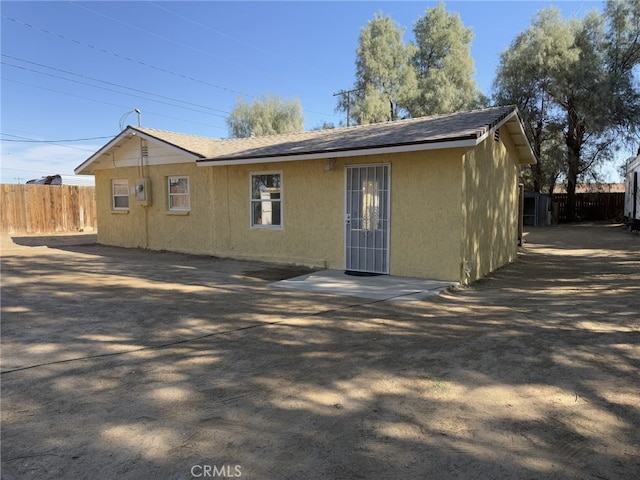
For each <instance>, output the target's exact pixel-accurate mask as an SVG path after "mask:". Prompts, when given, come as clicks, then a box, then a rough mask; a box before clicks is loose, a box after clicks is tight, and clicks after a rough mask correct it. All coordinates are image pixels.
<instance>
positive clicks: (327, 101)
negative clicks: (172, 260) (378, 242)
mask: <svg viewBox="0 0 640 480" xmlns="http://www.w3.org/2000/svg"><path fill="white" fill-rule="evenodd" d="M435 5H437V2H427V1H394V2H373V1H354V2H346V1H326V2H308V1H296V2H273V1H262V2H245V1H234V2H222V1H196V2H165V1H149V2H147V1H144V2H66V1H49V2H31V1H19V2H8V1H2V2H1V3H0V8H1V12H2V26H1V28H2V59H1V60H2V65H1V73H2V83H1V86H2V87H1V88H2V117H1V125H0V130H1V132H2V137H1V138H2V142H1V144H2V152H1V155H2V156H1V162H2V164H1V167H2V172H1V173H2V178H1V180H0V183H17V182H18V181H20V183H24V182H25V181H26V180H28V179H32V178H39V177H41V176H43V175H50V174H55V173H59V174H62V175H72V174H73V169H74V168H75V167H76V166H78V165H79V164H80V163H82V162H83V161H84V160H85V159H86V158H87V157H89V156H90V155H91V154H92V153H93V152H94V151H95V150H97V149H98V148H100V147H101V146H102V145H104V144H105V143H106V142H107V141H109V139H110V138H112V137H113V136H115V135H117V134H118V132H119V131H120V126H121V123H123V124H124V125H127V124H132V125H135V124H137V116H136V114H135V113H131V112H132V111H133V110H134V109H136V108H138V109H140V110H141V111H142V124H143V126H146V127H151V128H157V129H162V130H171V131H177V132H183V133H191V134H194V135H204V136H211V137H219V138H224V137H226V136H227V127H226V123H225V118H226V116H227V115H228V113H229V112H230V111H231V110H232V108H233V106H234V104H235V102H236V100H237V98H238V97H239V96H243V97H244V99H245V100H247V101H251V100H253V99H254V98H256V97H259V96H261V95H263V94H272V95H277V96H280V97H282V98H285V99H291V98H298V99H299V100H300V101H301V103H302V107H303V110H304V116H305V127H306V128H307V129H311V128H314V127H318V126H320V125H322V123H323V122H330V123H334V124H335V125H339V124H340V121H341V120H342V121H344V115H343V114H338V113H336V112H335V111H334V109H335V105H336V97H334V96H333V94H334V93H336V92H338V91H340V90H341V89H348V88H350V87H352V86H353V83H354V72H355V67H354V64H355V50H356V48H357V45H358V35H359V33H360V29H361V28H362V27H363V26H365V25H366V23H367V22H368V21H369V20H371V19H372V18H373V16H374V14H375V13H376V12H382V13H383V14H385V15H390V16H391V17H392V18H393V19H394V20H395V21H396V22H397V23H398V24H400V25H401V26H402V27H404V28H405V29H406V31H405V41H408V40H410V39H412V32H411V30H412V27H413V24H414V22H415V21H416V20H417V19H418V18H419V17H420V16H422V15H423V14H424V12H425V10H426V9H427V8H432V7H434V6H435ZM445 5H446V9H447V10H448V11H451V12H457V13H459V14H460V17H461V19H462V22H463V23H464V24H465V26H467V27H471V28H472V29H473V32H474V40H473V44H472V56H473V58H474V60H475V66H476V71H477V74H476V81H477V83H478V86H479V87H480V89H481V90H482V91H483V92H484V93H485V94H486V95H490V94H491V85H492V82H493V78H494V73H495V69H496V66H497V65H498V60H499V55H500V53H501V52H502V51H503V50H505V49H506V48H507V47H508V46H509V44H510V43H511V41H512V40H513V39H514V37H515V36H516V35H517V34H518V33H520V32H522V31H523V30H525V29H526V28H527V27H528V26H529V24H530V22H531V19H532V18H533V16H534V15H535V13H536V12H537V11H539V10H541V9H543V8H546V7H549V6H551V5H554V6H557V7H559V8H560V9H561V11H562V13H563V15H564V16H565V17H571V16H578V17H582V16H583V15H584V14H585V13H586V12H588V11H590V10H593V9H598V10H602V8H603V2H599V1H598V2H596V1H560V2H548V1H450V2H446V3H445ZM96 137H103V138H96ZM78 139H88V140H81V141H67V142H60V143H50V142H51V141H57V140H78ZM18 179H20V180H18Z"/></svg>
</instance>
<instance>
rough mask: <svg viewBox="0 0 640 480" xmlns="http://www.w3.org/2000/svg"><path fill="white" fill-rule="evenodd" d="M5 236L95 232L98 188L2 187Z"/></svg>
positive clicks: (0, 210)
mask: <svg viewBox="0 0 640 480" xmlns="http://www.w3.org/2000/svg"><path fill="white" fill-rule="evenodd" d="M0 189H1V195H0V222H1V223H0V228H1V231H2V233H9V234H13V233H19V234H36V233H64V232H95V231H96V230H97V222H96V196H95V187H85V186H78V185H14V184H3V185H0Z"/></svg>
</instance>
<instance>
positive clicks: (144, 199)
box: [136, 178, 151, 206]
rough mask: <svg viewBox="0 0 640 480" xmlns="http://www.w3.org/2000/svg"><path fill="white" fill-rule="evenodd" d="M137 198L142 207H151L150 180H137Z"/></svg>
mask: <svg viewBox="0 0 640 480" xmlns="http://www.w3.org/2000/svg"><path fill="white" fill-rule="evenodd" d="M136 196H137V197H138V201H139V202H140V205H145V206H147V205H151V180H149V179H148V178H140V179H138V180H136Z"/></svg>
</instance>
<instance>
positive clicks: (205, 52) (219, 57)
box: [70, 2, 269, 75]
mask: <svg viewBox="0 0 640 480" xmlns="http://www.w3.org/2000/svg"><path fill="white" fill-rule="evenodd" d="M70 3H71V5H73V6H75V7H78V8H82V9H84V10H87V11H88V12H92V13H95V14H96V15H99V16H101V17H104V18H107V19H109V20H113V21H114V22H117V23H119V24H121V25H125V26H126V27H129V28H132V29H134V30H137V31H139V32H142V33H145V34H147V35H151V36H153V37H156V38H159V39H161V40H165V41H167V42H170V43H173V44H175V45H178V46H179V47H182V48H188V49H189V50H193V51H194V52H196V53H199V54H200V55H206V56H208V57H211V58H214V59H216V60H222V61H225V62H227V63H229V64H231V65H236V66H238V67H242V68H246V69H248V70H253V71H255V72H258V73H262V74H266V75H269V72H265V71H262V70H259V69H257V68H254V67H251V66H249V65H245V64H243V63H238V62H234V61H231V60H229V59H227V58H224V57H221V56H219V55H214V54H212V53H211V52H208V51H206V50H200V49H199V48H196V47H193V46H191V45H188V44H186V43H182V42H178V41H177V40H174V39H173V38H168V37H165V36H163V35H160V34H159V33H155V32H152V31H149V30H145V29H144V28H140V27H138V26H136V25H132V24H131V23H127V22H125V21H123V20H120V19H119V18H115V17H112V16H110V15H107V14H105V13H102V12H98V11H97V10H94V9H93V8H89V7H87V6H86V5H79V4H77V3H75V2H70Z"/></svg>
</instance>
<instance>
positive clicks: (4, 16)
mask: <svg viewBox="0 0 640 480" xmlns="http://www.w3.org/2000/svg"><path fill="white" fill-rule="evenodd" d="M0 17H2V18H4V19H6V20H9V21H11V22H14V23H17V24H18V25H22V26H25V27H28V28H31V29H33V30H38V31H40V32H43V33H46V34H47V35H50V36H53V37H56V38H59V39H62V40H65V41H68V42H72V43H75V44H76V45H80V46H83V47H87V48H91V49H92V50H95V51H98V52H102V53H104V54H106V55H111V56H113V57H116V58H119V59H120V60H126V61H128V62H131V63H135V64H137V65H141V66H143V67H147V68H151V69H153V70H156V71H158V72H163V73H167V74H169V75H173V76H176V77H180V78H183V79H185V80H190V81H193V82H196V83H200V84H202V85H207V86H209V87H213V88H218V89H220V90H225V91H227V92H231V93H234V94H236V95H242V96H245V97H249V98H256V97H255V95H249V94H246V93H243V92H239V91H237V90H232V89H230V88H226V87H223V86H220V85H216V84H215V83H210V82H205V81H203V80H198V79H197V78H194V77H190V76H188V75H184V74H182V73H176V72H174V71H171V70H168V69H166V68H162V67H158V66H155V65H151V64H150V63H146V62H143V61H141V60H134V59H133V58H130V57H127V56H124V55H120V54H119V53H115V52H111V51H109V50H106V49H104V48H99V47H96V46H94V45H91V44H89V43H86V42H81V41H80V40H75V39H73V38H70V37H66V36H64V35H62V34H60V33H54V32H51V31H49V30H47V29H45V28H42V27H37V26H35V25H31V24H29V23H26V22H23V21H20V20H17V19H15V18H11V17H8V16H6V15H0Z"/></svg>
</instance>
